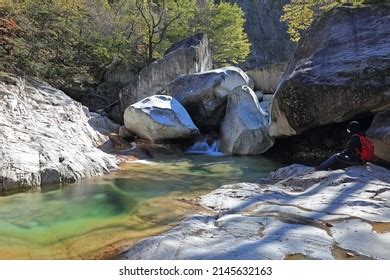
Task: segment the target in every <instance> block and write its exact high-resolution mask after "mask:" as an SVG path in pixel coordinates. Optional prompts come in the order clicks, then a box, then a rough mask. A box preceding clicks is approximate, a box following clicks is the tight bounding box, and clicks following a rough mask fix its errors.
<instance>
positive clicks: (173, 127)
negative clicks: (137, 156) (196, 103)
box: [124, 95, 199, 141]
mask: <svg viewBox="0 0 390 280" xmlns="http://www.w3.org/2000/svg"><path fill="white" fill-rule="evenodd" d="M124 121H125V126H126V128H127V129H128V130H130V131H131V132H133V133H135V134H137V135H138V136H140V137H141V138H145V139H149V140H151V141H157V140H167V139H179V138H190V137H193V136H196V135H198V134H199V130H198V128H197V127H196V126H195V125H194V123H193V122H192V120H191V117H190V116H189V115H188V113H187V111H186V110H185V109H184V107H183V106H182V105H181V104H180V103H179V102H178V101H177V100H175V99H174V98H172V97H171V96H165V95H154V96H151V97H147V98H145V99H143V100H141V101H139V102H137V103H135V104H133V105H131V106H129V107H128V108H127V109H126V111H125V114H124Z"/></svg>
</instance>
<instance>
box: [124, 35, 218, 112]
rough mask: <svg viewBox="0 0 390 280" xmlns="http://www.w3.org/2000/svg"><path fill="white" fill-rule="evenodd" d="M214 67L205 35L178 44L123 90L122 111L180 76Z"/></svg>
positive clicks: (143, 70)
mask: <svg viewBox="0 0 390 280" xmlns="http://www.w3.org/2000/svg"><path fill="white" fill-rule="evenodd" d="M211 67H212V60H211V51H210V48H209V43H208V39H207V37H206V35H204V34H203V33H198V34H195V35H194V36H193V37H191V38H187V39H185V40H183V41H181V42H178V43H176V44H174V45H173V46H172V47H171V49H170V51H169V52H168V53H167V54H166V55H165V56H164V57H163V58H161V59H159V60H157V61H154V62H153V63H151V64H150V65H149V66H147V67H145V68H144V69H142V71H141V72H140V73H139V74H138V75H137V77H135V79H134V81H133V82H132V83H131V84H129V85H128V86H126V87H125V88H123V89H122V91H121V92H120V102H121V107H122V111H124V110H125V109H126V108H127V107H128V106H129V105H131V104H133V103H135V102H138V101H140V100H142V99H144V98H146V97H149V96H152V95H155V94H156V93H157V92H158V91H159V90H161V89H163V88H164V87H165V86H167V85H168V84H169V82H171V81H172V80H174V79H175V78H177V77H178V76H180V75H183V74H191V73H198V72H203V71H207V70H210V69H211Z"/></svg>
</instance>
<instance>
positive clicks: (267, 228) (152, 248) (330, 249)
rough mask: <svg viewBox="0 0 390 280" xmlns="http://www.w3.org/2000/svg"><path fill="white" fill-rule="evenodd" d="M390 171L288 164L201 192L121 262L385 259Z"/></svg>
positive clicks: (389, 237) (388, 246) (388, 249)
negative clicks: (252, 179) (196, 210)
mask: <svg viewBox="0 0 390 280" xmlns="http://www.w3.org/2000/svg"><path fill="white" fill-rule="evenodd" d="M389 198H390V173H389V171H388V170H387V169H385V168H382V167H379V166H376V165H373V164H368V165H365V166H356V167H350V168H347V169H345V170H335V171H317V172H316V171H314V170H313V168H311V167H307V166H303V165H291V166H288V167H285V168H281V169H279V170H277V171H275V172H272V173H271V174H270V175H269V176H268V178H267V179H263V180H261V181H260V182H258V183H240V184H233V185H226V186H222V187H221V188H219V189H217V190H215V191H213V192H211V193H209V194H207V195H204V196H202V197H200V199H199V203H200V205H201V206H203V207H204V208H205V209H207V210H208V211H210V210H211V211H213V213H214V214H212V215H210V214H198V215H193V216H191V217H189V218H187V219H186V220H184V221H183V222H182V223H180V224H179V225H178V226H176V227H175V228H173V229H172V230H170V231H168V232H166V233H165V234H163V235H160V236H156V237H151V238H148V239H145V240H142V241H140V242H138V243H137V244H136V245H134V246H132V247H130V248H128V249H127V250H126V252H124V253H123V254H122V255H121V258H123V259H289V258H295V259H297V258H304V259H351V258H354V259H389V258H390V254H389V252H390V204H389Z"/></svg>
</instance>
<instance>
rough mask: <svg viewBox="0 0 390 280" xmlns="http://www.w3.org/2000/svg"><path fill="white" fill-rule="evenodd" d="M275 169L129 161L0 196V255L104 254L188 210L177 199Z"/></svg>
mask: <svg viewBox="0 0 390 280" xmlns="http://www.w3.org/2000/svg"><path fill="white" fill-rule="evenodd" d="M278 167H279V164H278V163H275V162H272V161H270V160H267V159H264V158H260V157H259V158H254V157H234V158H233V157H231V158H229V157H223V158H209V157H204V156H191V157H188V158H186V159H180V160H176V161H169V162H156V163H153V164H150V163H149V164H145V163H144V162H135V163H131V164H128V165H126V166H123V169H122V170H121V171H118V172H115V173H112V174H109V175H107V176H105V177H103V178H94V179H89V180H85V181H83V182H80V183H77V184H73V185H69V186H67V187H64V188H59V187H56V188H53V187H51V190H50V191H45V192H35V193H20V194H15V195H11V196H6V197H0V258H3V259H7V258H18V259H20V258H22V259H29V258H32V259H42V258H44V259H53V258H60V259H68V258H101V257H105V256H107V255H110V254H113V252H114V251H115V250H118V249H119V248H121V247H123V246H124V245H127V244H129V243H131V242H133V241H134V240H137V239H139V238H143V237H146V236H150V235H153V234H157V233H159V232H161V231H163V230H166V229H167V228H168V227H170V226H172V225H173V224H175V223H177V222H178V221H180V220H181V219H182V218H183V217H184V215H186V214H189V213H190V212H192V211H195V210H196V209H194V206H193V205H188V204H186V203H184V202H180V201H179V200H177V199H176V198H177V197H196V196H198V195H199V194H201V193H205V192H208V191H210V190H213V189H215V188H217V187H219V186H221V185H223V184H227V183H234V182H241V181H248V182H251V181H255V180H257V179H259V178H260V177H262V176H264V175H265V174H267V173H268V172H269V171H271V170H273V169H276V168H278Z"/></svg>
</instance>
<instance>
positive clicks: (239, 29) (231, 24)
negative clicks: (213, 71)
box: [198, 2, 250, 66]
mask: <svg viewBox="0 0 390 280" xmlns="http://www.w3.org/2000/svg"><path fill="white" fill-rule="evenodd" d="M208 9H209V11H210V16H209V18H206V20H205V22H203V26H202V25H201V26H200V27H198V29H199V30H202V31H203V30H204V32H205V33H206V34H207V35H208V36H209V39H210V45H211V50H212V54H213V60H214V63H215V65H216V66H226V65H230V64H238V63H240V62H243V61H245V59H246V57H247V56H248V55H249V52H250V43H249V40H248V36H247V34H246V33H245V31H244V23H245V18H244V12H243V11H242V10H241V8H240V7H239V6H238V5H237V4H231V3H226V2H221V3H220V4H211V7H209V8H208Z"/></svg>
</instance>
